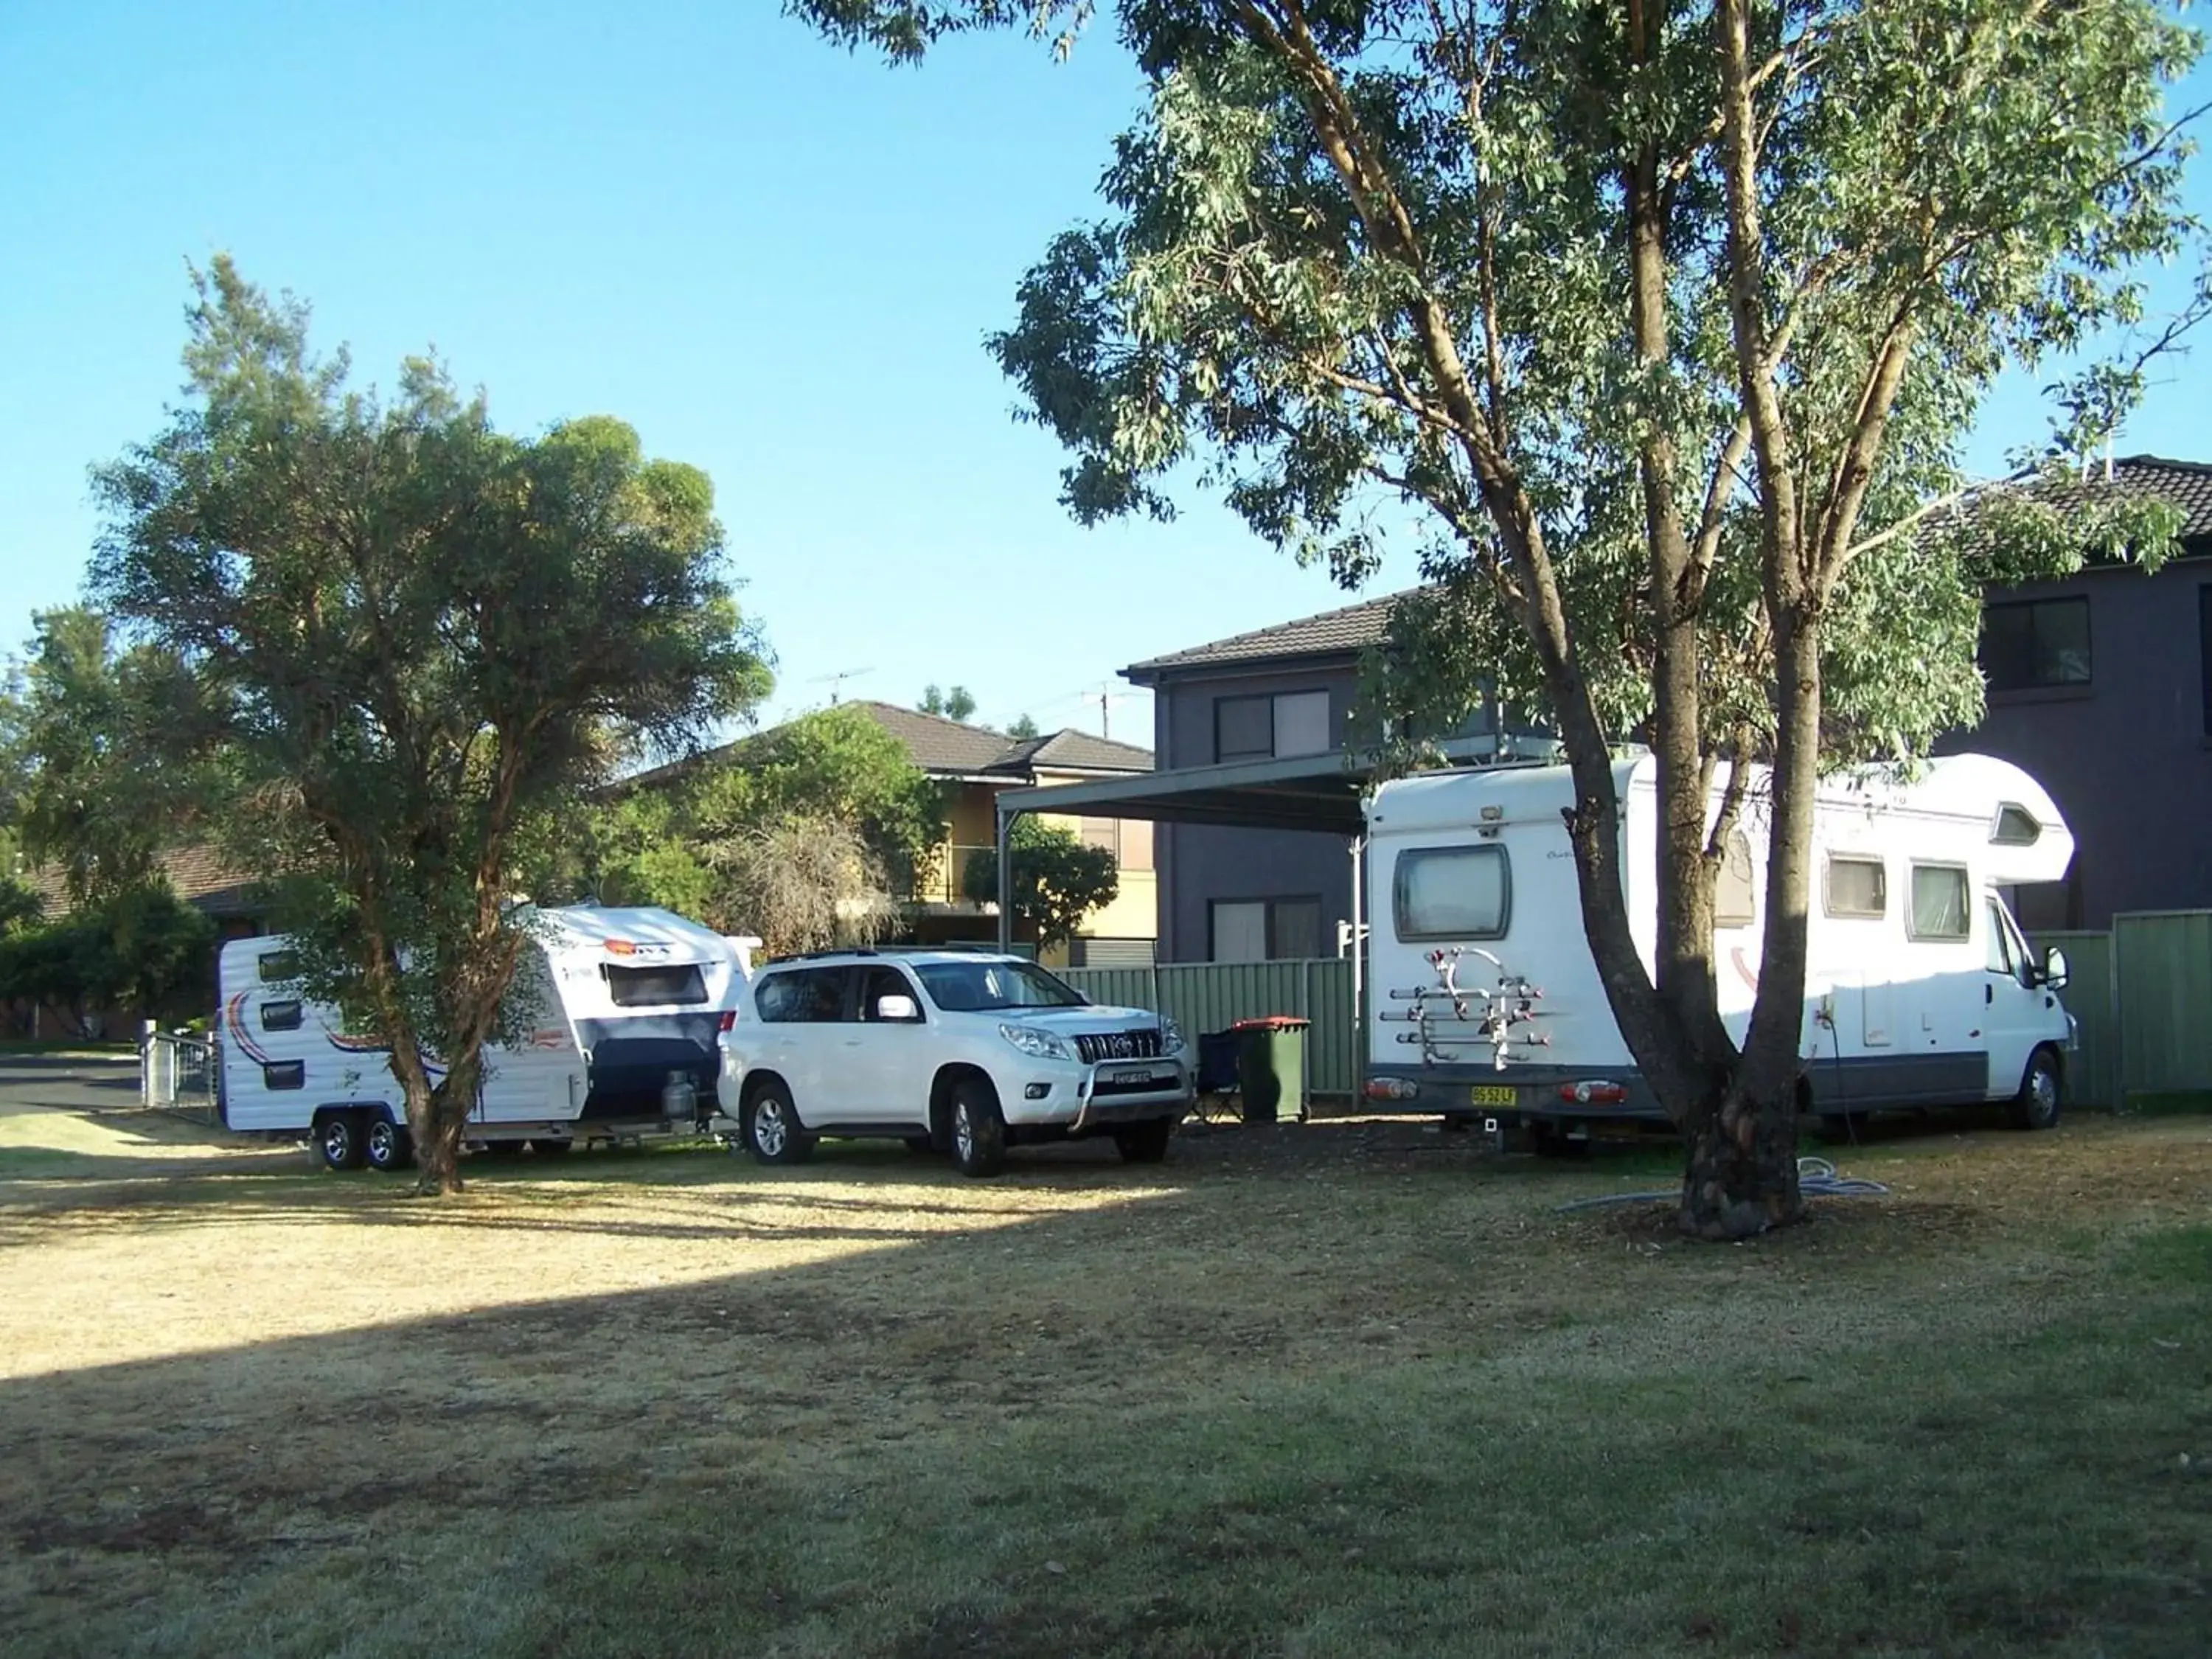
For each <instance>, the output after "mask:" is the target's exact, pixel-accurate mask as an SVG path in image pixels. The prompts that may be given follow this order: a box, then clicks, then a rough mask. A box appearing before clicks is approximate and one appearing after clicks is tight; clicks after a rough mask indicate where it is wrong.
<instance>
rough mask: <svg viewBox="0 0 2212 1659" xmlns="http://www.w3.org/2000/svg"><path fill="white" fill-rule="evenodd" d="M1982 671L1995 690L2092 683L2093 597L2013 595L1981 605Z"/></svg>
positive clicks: (2031, 688) (2023, 689)
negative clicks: (2090, 601)
mask: <svg viewBox="0 0 2212 1659" xmlns="http://www.w3.org/2000/svg"><path fill="white" fill-rule="evenodd" d="M1981 662H1982V675H1983V678H1985V679H1986V680H1987V681H1988V682H1989V687H1990V690H1992V691H2027V690H2037V689H2039V688H2042V687H2045V686H2053V685H2087V684H2089V601H2088V600H2087V599H2086V598H2083V597H2081V596H2078V595H2077V596H2075V597H2074V598H2070V599H2012V600H2007V601H2004V602H2003V603H2001V604H1997V605H1984V606H1983V607H1982V646H1981Z"/></svg>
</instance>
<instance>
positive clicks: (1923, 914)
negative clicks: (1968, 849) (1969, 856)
mask: <svg viewBox="0 0 2212 1659" xmlns="http://www.w3.org/2000/svg"><path fill="white" fill-rule="evenodd" d="M1968 902H1969V901H1968V897H1967V892H1966V871H1965V870H1964V869H1962V868H1960V866H1958V865H1955V864H1916V865H1914V866H1912V915H1911V933H1912V937H1913V938H1915V939H1926V940H1932V941H1944V940H1950V941H1957V940H1962V939H1966V936H1967V935H1968V933H1970V932H1971V931H1972V925H1973V924H1972V918H1973V911H1972V909H1970V908H1968Z"/></svg>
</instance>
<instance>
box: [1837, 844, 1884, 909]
mask: <svg viewBox="0 0 2212 1659" xmlns="http://www.w3.org/2000/svg"><path fill="white" fill-rule="evenodd" d="M1826 910H1827V912H1828V914H1829V915H1832V916H1858V917H1881V916H1886V915H1888V914H1889V877H1888V874H1887V872H1886V871H1885V870H1884V869H1883V868H1882V863H1881V860H1880V859H1867V858H1854V857H1852V856H1850V854H1844V853H1832V854H1829V855H1828V878H1827V892H1826Z"/></svg>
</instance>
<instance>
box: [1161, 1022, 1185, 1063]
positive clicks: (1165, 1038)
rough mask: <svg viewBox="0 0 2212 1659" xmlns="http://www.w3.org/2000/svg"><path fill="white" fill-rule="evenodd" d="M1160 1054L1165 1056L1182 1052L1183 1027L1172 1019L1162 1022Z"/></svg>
mask: <svg viewBox="0 0 2212 1659" xmlns="http://www.w3.org/2000/svg"><path fill="white" fill-rule="evenodd" d="M1160 1052H1161V1053H1162V1054H1181V1053H1182V1026H1180V1025H1178V1024H1176V1023H1175V1022H1174V1021H1173V1020H1171V1019H1163V1020H1161V1021H1160Z"/></svg>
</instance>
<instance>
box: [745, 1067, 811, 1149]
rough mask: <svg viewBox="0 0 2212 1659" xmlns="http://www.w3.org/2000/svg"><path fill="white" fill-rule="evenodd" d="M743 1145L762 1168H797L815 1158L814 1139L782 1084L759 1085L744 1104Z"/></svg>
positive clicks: (774, 1082) (788, 1091)
mask: <svg viewBox="0 0 2212 1659" xmlns="http://www.w3.org/2000/svg"><path fill="white" fill-rule="evenodd" d="M745 1144H746V1145H747V1146H750V1147H751V1148H752V1149H753V1156H754V1157H755V1158H758V1159H759V1160H760V1161H761V1162H762V1163H763V1164H800V1163H804V1162H805V1160H806V1159H808V1158H811V1157H812V1156H813V1155H814V1137H813V1136H812V1135H811V1134H809V1133H807V1131H806V1126H805V1124H804V1123H802V1122H800V1121H799V1109H798V1108H796V1107H795V1106H793V1104H792V1103H791V1091H790V1090H788V1089H787V1088H785V1087H784V1086H783V1085H782V1084H781V1083H779V1082H776V1081H775V1080H774V1079H770V1080H769V1081H768V1082H766V1083H763V1084H762V1085H760V1086H759V1088H757V1090H755V1091H753V1097H752V1098H751V1099H750V1101H748V1102H747V1103H745Z"/></svg>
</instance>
